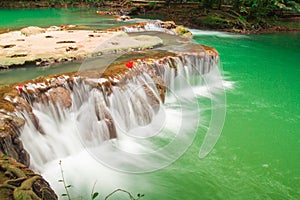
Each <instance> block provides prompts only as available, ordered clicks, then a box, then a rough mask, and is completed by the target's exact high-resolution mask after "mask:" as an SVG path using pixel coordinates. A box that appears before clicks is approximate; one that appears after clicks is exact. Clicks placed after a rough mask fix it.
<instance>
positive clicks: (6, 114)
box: [0, 21, 219, 199]
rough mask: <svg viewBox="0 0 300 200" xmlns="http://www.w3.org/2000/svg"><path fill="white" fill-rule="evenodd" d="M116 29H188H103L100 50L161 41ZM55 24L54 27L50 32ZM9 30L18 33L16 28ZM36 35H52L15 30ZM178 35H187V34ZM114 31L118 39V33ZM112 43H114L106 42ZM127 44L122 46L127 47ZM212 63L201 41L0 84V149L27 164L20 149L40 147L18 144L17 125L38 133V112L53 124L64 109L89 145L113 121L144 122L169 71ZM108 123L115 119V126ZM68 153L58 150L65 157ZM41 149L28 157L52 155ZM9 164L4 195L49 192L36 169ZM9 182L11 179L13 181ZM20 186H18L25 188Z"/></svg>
mask: <svg viewBox="0 0 300 200" xmlns="http://www.w3.org/2000/svg"><path fill="white" fill-rule="evenodd" d="M120 30H122V31H125V32H140V31H153V30H156V31H158V30H160V32H166V33H169V34H172V35H184V34H186V33H188V31H186V29H184V28H181V27H180V26H176V25H175V24H174V23H173V22H160V21H154V22H150V23H141V24H138V25H131V26H127V27H121V28H117V29H114V30H107V32H106V33H105V34H112V35H114V34H116V35H115V38H114V40H113V41H110V42H109V44H108V45H109V48H107V49H106V51H107V52H106V53H110V51H119V50H120V49H124V50H125V51H126V49H128V43H131V42H132V41H133V40H134V41H135V42H136V43H135V42H133V43H131V44H130V45H131V47H132V48H137V49H135V50H138V49H147V48H150V47H153V45H157V44H162V40H161V39H160V38H158V37H157V38H156V37H153V36H148V35H142V36H140V35H139V36H130V37H129V36H128V35H127V34H126V33H124V32H121V33H116V31H120ZM56 31H57V30H54V32H56ZM33 32H34V31H33ZM50 32H51V31H50ZM81 33H82V32H81ZM13 34H17V35H18V34H19V33H13ZM24 34H25V33H24ZM26 34H27V33H26ZM40 34H45V35H44V36H45V37H44V38H45V39H46V40H48V39H50V40H51V39H53V38H55V37H56V36H55V35H49V32H47V31H46V32H45V33H37V34H35V33H32V34H29V33H28V34H27V35H28V36H24V35H23V36H22V37H27V38H23V39H24V40H27V39H28V38H29V37H35V36H38V35H40ZM64 34H65V33H64ZM68 34H69V33H68ZM70 34H72V32H70ZM84 34H86V32H85V33H84ZM102 36H103V35H101V34H99V33H98V32H89V34H88V35H87V37H88V38H101V37H102ZM185 36H188V34H187V35H185ZM20 37H21V36H20V35H19V36H18V37H17V38H18V39H17V41H20V42H23V39H22V38H20ZM118 38H122V39H120V40H119V39H118ZM124 38H125V39H124ZM129 38H131V39H129ZM0 40H1V38H0ZM124 40H126V43H125V44H124V45H123V46H122V44H121V45H120V43H122V42H124ZM55 43H56V44H58V45H67V47H68V51H67V52H68V53H70V52H75V51H80V48H81V47H80V46H78V42H77V41H74V42H73V39H70V38H65V39H62V38H60V39H59V40H57V41H55ZM136 44H138V45H136ZM14 45H15V44H14V43H13V42H12V41H8V43H7V44H5V45H2V44H1V48H2V50H3V49H13V48H15V46H14ZM72 45H75V46H72ZM76 45H77V46H76ZM135 45H136V46H135ZM113 46H116V47H115V48H113ZM196 46H199V45H196ZM131 47H130V48H131ZM130 48H129V49H130ZM135 50H134V51H135ZM134 51H126V52H129V54H130V52H134ZM94 53H95V52H94ZM103 53H105V52H103V49H102V52H101V55H103ZM96 54H99V52H96ZM18 55H21V54H18ZM22 55H23V54H22ZM24 55H25V54H24ZM85 55H86V54H85ZM101 55H100V56H101ZM23 57H26V56H14V57H13V58H16V59H21V58H23ZM125 57H126V56H125ZM11 58H12V57H11ZM51 59H53V58H51ZM63 59H65V58H63ZM128 59H129V60H128ZM130 59H131V60H130ZM35 61H36V62H39V63H42V62H45V60H44V58H41V57H39V59H36V60H35ZM22 62H23V61H22ZM24 62H26V61H24ZM46 62H49V60H47V59H46ZM218 62H219V56H218V53H217V52H216V50H215V49H213V48H210V47H206V46H201V48H195V46H192V49H189V50H186V51H184V52H173V51H172V52H168V51H161V50H159V51H158V50H154V51H153V52H152V53H150V54H146V55H144V56H137V58H134V57H130V56H129V57H128V58H127V60H121V61H118V62H115V63H112V64H111V65H110V66H108V67H107V68H106V69H105V71H103V70H99V69H98V68H96V69H85V70H82V71H79V72H73V73H65V74H63V75H51V76H47V77H42V78H37V79H34V80H30V81H25V82H23V83H18V84H13V85H10V86H6V87H3V88H1V89H0V108H1V109H0V153H2V154H4V155H7V156H9V157H12V158H14V159H15V160H16V161H17V162H19V163H22V164H24V165H25V166H27V167H29V166H32V163H30V155H29V154H28V152H31V153H32V152H33V151H34V152H39V151H40V150H39V149H30V150H28V146H27V147H26V145H24V144H26V143H24V144H23V142H22V139H21V138H22V137H21V135H22V134H27V132H25V133H24V131H23V130H24V129H27V130H28V128H29V130H30V131H32V132H34V134H37V135H35V136H33V137H37V138H40V137H43V136H45V137H47V136H48V135H50V133H49V129H47V127H45V124H43V123H42V122H43V121H42V120H41V114H42V115H45V116H47V117H48V118H49V119H50V120H52V122H53V123H54V124H59V123H60V122H62V121H65V120H66V118H67V117H70V116H71V115H70V113H71V114H72V113H73V114H74V113H76V117H75V120H76V123H78V124H84V126H80V127H79V128H78V129H79V131H80V132H82V133H83V135H84V140H86V141H87V144H88V145H90V146H91V147H93V146H96V145H99V144H101V143H102V142H104V141H107V140H110V139H115V138H118V131H119V130H120V128H121V129H122V130H124V131H126V132H129V131H130V130H132V129H135V128H137V127H144V126H147V125H148V124H150V123H151V121H152V120H153V118H154V117H155V115H156V114H157V113H158V112H159V110H160V107H161V106H162V104H163V103H164V102H165V95H166V93H167V91H168V89H169V90H172V89H173V87H174V80H175V77H177V76H183V77H186V78H188V77H189V76H191V75H197V76H201V75H204V74H206V73H209V72H210V70H211V69H212V68H214V67H216V66H217V65H218ZM99 67H101V66H99ZM116 122H118V125H117V124H116ZM34 134H33V135H34ZM23 136H24V135H23ZM30 137H31V136H30ZM30 137H29V138H30ZM32 139H33V138H32ZM61 142H62V141H59V142H58V143H59V144H58V145H61V147H59V148H64V144H63V143H61ZM60 143H61V144H60ZM23 145H24V146H25V147H24V146H23ZM68 153H69V152H68V151H66V152H65V156H66V155H68ZM46 154H47V158H46V157H43V155H42V154H41V155H39V156H40V158H39V159H38V161H37V162H35V163H34V164H36V165H39V164H43V163H44V164H45V163H46V162H48V161H51V160H55V159H58V158H59V155H58V154H57V151H56V150H55V148H54V147H51V146H49V148H48V149H47V153H46ZM31 155H32V154H31ZM5 162H8V158H7V159H6V158H2V159H0V165H1V166H0V169H1V170H2V171H4V173H5V174H7V173H6V171H7V170H8V171H9V169H8V168H5V167H3V163H5ZM15 163H16V162H15V161H11V160H9V166H14V165H16V166H17V168H18V169H17V171H18V174H12V175H11V176H10V178H13V179H16V184H14V181H11V180H8V179H7V180H6V179H5V180H4V181H3V182H0V184H1V183H3V184H2V185H0V190H2V189H3V188H4V189H5V192H6V193H5V194H7V195H10V194H13V196H14V197H15V195H19V194H21V193H22V194H24V195H28V196H29V197H30V198H31V197H32V198H33V199H57V197H56V196H55V194H54V193H53V191H52V190H51V189H50V188H49V190H48V189H47V188H48V187H49V185H48V183H47V182H46V181H44V180H43V179H42V178H41V177H40V176H39V175H28V174H26V173H25V175H24V174H22V173H21V172H20V171H19V169H20V168H22V169H23V167H19V166H21V164H15ZM26 170H27V169H26ZM25 176H26V177H25ZM10 183H13V185H11V184H10ZM24 188H25V189H26V192H25V193H24V190H25V189H24ZM42 188H46V190H45V191H42ZM41 195H42V196H41ZM10 196H11V195H10ZM44 197H45V198H44ZM11 199H13V198H11Z"/></svg>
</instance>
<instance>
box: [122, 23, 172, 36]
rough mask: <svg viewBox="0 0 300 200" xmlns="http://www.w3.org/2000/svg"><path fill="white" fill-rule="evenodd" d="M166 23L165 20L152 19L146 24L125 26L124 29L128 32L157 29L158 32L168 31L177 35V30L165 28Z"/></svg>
mask: <svg viewBox="0 0 300 200" xmlns="http://www.w3.org/2000/svg"><path fill="white" fill-rule="evenodd" d="M164 23H165V22H162V21H160V20H152V21H148V22H146V23H145V24H142V25H138V26H124V27H123V31H124V32H127V33H133V32H145V31H156V32H163V33H167V34H170V35H176V32H175V31H173V30H170V29H168V28H165V27H164V26H163V24H164ZM174 26H175V25H174Z"/></svg>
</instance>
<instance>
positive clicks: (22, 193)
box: [0, 154, 57, 200]
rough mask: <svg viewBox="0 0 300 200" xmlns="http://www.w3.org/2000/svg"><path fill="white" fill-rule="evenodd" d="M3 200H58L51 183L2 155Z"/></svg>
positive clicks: (0, 194) (0, 187) (0, 182)
mask: <svg viewBox="0 0 300 200" xmlns="http://www.w3.org/2000/svg"><path fill="white" fill-rule="evenodd" d="M0 156H1V158H0V199H1V200H57V196H56V194H55V193H54V191H53V190H52V189H51V188H50V185H49V183H48V182H47V181H46V180H45V179H43V177H42V176H41V175H38V174H35V173H34V172H33V171H32V170H31V169H29V168H27V167H26V166H25V165H23V164H20V163H18V162H16V161H15V160H14V159H12V158H9V157H8V156H5V155H3V154H1V155H0Z"/></svg>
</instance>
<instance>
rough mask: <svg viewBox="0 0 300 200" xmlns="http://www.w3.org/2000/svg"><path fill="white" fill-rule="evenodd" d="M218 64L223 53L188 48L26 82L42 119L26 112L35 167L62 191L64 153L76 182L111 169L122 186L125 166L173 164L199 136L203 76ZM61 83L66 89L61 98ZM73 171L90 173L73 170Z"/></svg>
mask: <svg viewBox="0 0 300 200" xmlns="http://www.w3.org/2000/svg"><path fill="white" fill-rule="evenodd" d="M218 65H219V58H218V56H216V55H211V54H209V53H204V52H201V53H183V54H180V55H178V56H167V57H163V58H159V59H149V60H136V61H135V62H134V67H133V68H132V69H130V70H129V71H128V72H126V73H125V74H120V75H118V76H117V77H109V78H107V77H106V78H87V77H80V76H74V77H71V76H70V77H69V76H58V77H54V78H51V79H47V80H46V83H45V82H44V83H27V84H26V85H24V93H23V97H24V98H25V99H27V101H28V102H29V103H30V105H31V106H32V109H33V113H34V115H35V116H36V118H37V119H38V127H39V128H37V125H36V123H37V122H35V121H33V120H32V117H30V116H29V114H28V113H26V112H24V113H22V114H23V115H24V116H25V118H26V124H25V126H24V129H23V131H22V134H21V139H22V141H23V144H24V147H25V149H26V150H27V151H28V152H29V154H30V156H31V167H32V168H33V169H35V170H37V171H38V172H40V173H42V174H43V175H44V176H45V177H46V178H47V180H49V182H50V183H51V184H52V187H54V189H55V190H56V191H57V192H62V190H61V188H60V187H59V186H57V184H56V181H57V180H58V179H59V176H60V174H59V169H58V166H57V165H58V164H57V163H58V160H63V163H65V167H66V168H65V169H64V170H65V171H66V174H67V175H68V173H69V179H71V182H72V183H71V184H77V185H81V186H82V188H86V187H87V186H91V184H92V183H93V182H94V181H95V179H96V180H98V179H103V177H107V176H109V178H108V179H109V180H110V181H111V182H112V185H115V187H118V185H119V184H120V181H121V180H123V179H119V178H116V179H113V180H112V179H111V177H115V176H117V177H120V176H125V175H124V174H121V173H119V172H118V171H121V172H130V173H141V172H148V171H154V170H157V169H160V168H162V167H165V166H167V165H169V164H170V163H172V162H173V161H175V160H176V159H177V158H179V157H180V156H181V155H182V154H183V153H184V152H185V151H186V149H187V148H188V147H189V146H190V145H191V143H192V141H193V139H194V137H195V134H196V132H197V127H198V123H199V121H200V120H201V119H200V117H199V107H198V102H197V97H199V95H200V96H201V95H202V94H201V92H200V93H199V92H196V91H199V90H198V89H199V87H200V88H206V87H207V86H205V81H204V78H203V77H204V76H210V75H209V74H210V73H211V71H213V70H214V69H216V70H217V69H218ZM58 88H59V89H58ZM197 88H198V89H197ZM58 90H59V91H60V92H63V93H64V94H65V95H67V96H64V97H63V98H62V99H57V98H58V97H57V96H55V94H56V93H57V92H58ZM59 96H61V94H60V95H59ZM70 102H71V104H70V105H69V103H70ZM72 163H74V165H76V166H74V165H73V164H72ZM89 168H90V169H89ZM111 169H114V170H111ZM76 170H79V172H76ZM89 170H91V171H93V172H95V173H93V174H90V173H89V172H88V171H89ZM72 173H75V174H76V173H82V174H84V176H89V177H85V179H86V180H82V179H80V178H78V177H76V178H74V177H73V178H70V177H72V175H71V174H72ZM96 174H97V175H96ZM116 174H117V175H116ZM76 181H77V182H76ZM74 182H76V183H74ZM111 187H112V188H113V186H111ZM102 189H103V188H102ZM107 190H111V188H108V189H107Z"/></svg>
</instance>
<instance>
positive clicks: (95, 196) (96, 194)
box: [92, 192, 99, 200]
mask: <svg viewBox="0 0 300 200" xmlns="http://www.w3.org/2000/svg"><path fill="white" fill-rule="evenodd" d="M98 195H99V192H95V193H94V194H93V196H92V200H94V199H96V198H97V196H98Z"/></svg>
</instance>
